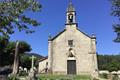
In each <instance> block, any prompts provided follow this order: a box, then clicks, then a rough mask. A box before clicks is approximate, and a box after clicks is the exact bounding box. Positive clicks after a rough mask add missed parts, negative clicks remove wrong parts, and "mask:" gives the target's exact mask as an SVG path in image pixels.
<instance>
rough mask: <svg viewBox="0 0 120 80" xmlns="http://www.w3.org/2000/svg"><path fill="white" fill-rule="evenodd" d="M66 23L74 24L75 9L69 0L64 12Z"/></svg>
mask: <svg viewBox="0 0 120 80" xmlns="http://www.w3.org/2000/svg"><path fill="white" fill-rule="evenodd" d="M66 24H67V25H71V24H76V11H75V8H74V6H73V4H72V1H71V0H69V4H68V8H67V12H66Z"/></svg>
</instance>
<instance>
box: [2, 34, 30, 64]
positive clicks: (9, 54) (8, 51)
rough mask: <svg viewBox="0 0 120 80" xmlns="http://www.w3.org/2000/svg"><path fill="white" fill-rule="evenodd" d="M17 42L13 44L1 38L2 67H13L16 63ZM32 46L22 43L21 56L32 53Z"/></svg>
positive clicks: (20, 47)
mask: <svg viewBox="0 0 120 80" xmlns="http://www.w3.org/2000/svg"><path fill="white" fill-rule="evenodd" d="M15 46H16V42H11V41H9V40H8V39H6V38H5V37H2V36H0V66H5V65H12V64H13V61H14V53H15ZM31 50H32V49H31V46H30V45H29V44H28V43H27V42H25V41H20V46H19V54H20V55H21V54H24V53H25V52H30V51H31Z"/></svg>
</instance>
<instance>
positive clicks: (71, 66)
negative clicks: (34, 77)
mask: <svg viewBox="0 0 120 80" xmlns="http://www.w3.org/2000/svg"><path fill="white" fill-rule="evenodd" d="M67 74H76V60H67Z"/></svg>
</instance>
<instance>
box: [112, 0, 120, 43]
mask: <svg viewBox="0 0 120 80" xmlns="http://www.w3.org/2000/svg"><path fill="white" fill-rule="evenodd" d="M111 3H112V15H113V16H115V17H117V18H118V20H119V23H116V24H114V25H113V27H114V31H115V32H116V34H117V38H116V39H115V40H114V41H115V42H120V0H111Z"/></svg>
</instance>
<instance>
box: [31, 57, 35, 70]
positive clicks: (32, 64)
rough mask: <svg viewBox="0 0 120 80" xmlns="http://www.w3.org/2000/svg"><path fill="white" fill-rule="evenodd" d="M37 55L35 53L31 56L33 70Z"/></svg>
mask: <svg viewBox="0 0 120 80" xmlns="http://www.w3.org/2000/svg"><path fill="white" fill-rule="evenodd" d="M35 58H36V57H35V56H34V55H32V57H31V59H32V61H31V69H32V70H33V68H34V59H35Z"/></svg>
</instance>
